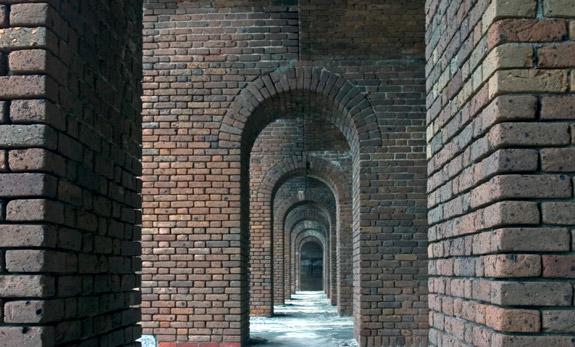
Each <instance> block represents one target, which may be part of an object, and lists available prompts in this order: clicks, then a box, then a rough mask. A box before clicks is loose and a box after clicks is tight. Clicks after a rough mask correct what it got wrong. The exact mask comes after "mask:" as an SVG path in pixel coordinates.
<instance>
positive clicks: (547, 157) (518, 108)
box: [427, 0, 575, 347]
mask: <svg viewBox="0 0 575 347" xmlns="http://www.w3.org/2000/svg"><path fill="white" fill-rule="evenodd" d="M447 3H448V1H434V2H432V3H431V4H430V6H428V8H427V17H428V23H429V24H428V27H427V45H428V48H427V59H428V63H427V86H428V98H427V100H428V113H427V121H428V157H429V164H428V174H429V180H428V192H429V196H428V206H429V207H430V211H429V218H428V220H429V224H430V225H431V227H430V229H429V240H430V241H431V245H430V247H429V255H430V258H431V260H430V264H429V272H430V276H431V278H430V281H429V287H430V292H431V294H430V297H429V305H430V308H431V310H432V314H431V316H430V323H431V326H432V329H431V331H430V343H431V344H432V345H434V346H445V345H475V346H506V347H509V346H525V345H538V346H539V345H547V346H567V345H572V344H573V333H575V330H574V329H573V326H574V322H575V320H574V318H573V317H575V311H574V310H573V284H572V279H573V278H575V272H574V271H573V266H574V265H575V255H574V253H573V251H574V248H573V246H574V245H573V235H572V231H571V230H570V229H571V228H572V226H573V225H574V224H575V219H574V218H573V212H574V209H573V206H574V204H575V202H574V200H573V182H572V179H573V175H574V172H575V167H574V166H573V165H572V162H573V158H572V154H571V153H572V148H571V146H573V144H575V142H574V138H573V130H574V129H575V128H574V125H573V121H574V120H575V113H574V111H573V110H574V109H575V98H574V97H573V96H572V94H573V93H574V92H575V84H574V83H573V81H574V77H575V74H574V73H573V71H572V69H573V68H574V67H575V58H574V57H575V43H574V42H573V41H574V40H575V22H574V21H573V19H575V4H574V3H573V2H572V1H558V0H540V1H537V0H522V1H504V0H493V1H478V2H473V1H463V2H461V3H460V4H459V6H453V3H452V4H451V5H450V6H447Z"/></svg>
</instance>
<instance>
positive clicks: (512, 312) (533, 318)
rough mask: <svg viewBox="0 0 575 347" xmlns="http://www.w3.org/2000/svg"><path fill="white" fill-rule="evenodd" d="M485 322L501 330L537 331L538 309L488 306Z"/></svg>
mask: <svg viewBox="0 0 575 347" xmlns="http://www.w3.org/2000/svg"><path fill="white" fill-rule="evenodd" d="M486 319H487V321H486V324H487V325H488V326H490V327H492V328H493V329H495V330H497V331H503V332H538V331H539V330H540V329H541V318H540V313H539V311H535V310H517V309H505V308H501V307H495V306H488V307H487V309H486Z"/></svg>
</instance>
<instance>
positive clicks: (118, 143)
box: [0, 1, 142, 346]
mask: <svg viewBox="0 0 575 347" xmlns="http://www.w3.org/2000/svg"><path fill="white" fill-rule="evenodd" d="M3 3H4V4H2V5H0V47H1V50H2V54H1V56H0V75H1V76H0V345H10V346H40V345H42V346H55V345H80V344H86V345H123V346H135V345H136V343H135V342H134V341H135V339H137V338H139V336H140V328H139V326H138V325H137V323H138V321H139V320H140V311H139V309H138V308H137V305H138V304H139V301H140V296H139V292H137V291H135V290H134V288H136V287H139V285H140V279H139V276H138V275H137V274H136V271H139V270H140V262H139V258H138V255H139V254H140V246H139V243H138V242H136V241H137V240H139V239H140V227H139V224H140V215H139V212H138V209H139V208H140V207H141V203H140V197H139V191H140V184H139V182H138V181H137V179H136V177H137V176H139V175H140V174H141V167H140V156H141V152H140V143H141V123H140V99H139V97H140V95H141V87H140V80H141V22H142V13H141V12H142V11H141V8H142V3H141V1H133V2H129V3H125V4H120V3H119V2H109V1H81V2H78V1H39V2H34V3H30V2H29V1H3Z"/></svg>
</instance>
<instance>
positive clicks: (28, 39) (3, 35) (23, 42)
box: [0, 27, 49, 49]
mask: <svg viewBox="0 0 575 347" xmlns="http://www.w3.org/2000/svg"><path fill="white" fill-rule="evenodd" d="M48 40H49V38H48V32H47V29H46V28H43V27H40V28H6V29H0V47H4V48H13V49H18V48H19V49H22V48H42V47H47V45H48Z"/></svg>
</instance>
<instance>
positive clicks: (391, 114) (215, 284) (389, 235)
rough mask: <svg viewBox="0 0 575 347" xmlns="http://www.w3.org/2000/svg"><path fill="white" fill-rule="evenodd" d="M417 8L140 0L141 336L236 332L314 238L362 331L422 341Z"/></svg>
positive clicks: (387, 340)
mask: <svg viewBox="0 0 575 347" xmlns="http://www.w3.org/2000/svg"><path fill="white" fill-rule="evenodd" d="M423 5H424V4H423V1H409V2H404V3H403V4H399V3H397V2H394V1H384V2H381V3H379V4H373V3H372V2H371V1H366V0H363V1H356V2H355V4H354V5H353V6H351V5H349V4H348V2H347V1H341V0H338V1H319V2H318V1H313V2H312V1H299V3H298V2H297V1H288V0H285V1H276V0H274V1H263V0H262V1H259V0H258V1H207V0H202V1H195V2H186V1H151V0H150V1H146V3H145V11H144V97H143V101H144V105H143V108H144V112H143V114H144V119H143V120H144V148H143V151H144V156H143V170H144V175H143V178H142V180H143V199H144V204H143V207H144V210H143V275H142V279H143V289H142V294H143V307H142V312H143V320H144V322H143V327H144V331H145V333H146V334H153V335H156V336H157V337H158V339H159V341H162V342H213V343H220V342H242V341H246V339H247V334H248V326H247V325H248V315H249V314H250V313H251V314H252V315H268V316H269V315H271V314H272V313H273V304H274V303H276V304H279V303H282V302H283V300H284V299H285V297H288V296H289V294H290V293H291V292H293V291H294V290H296V289H297V288H298V285H299V283H298V278H299V265H298V261H299V260H298V257H299V254H300V249H301V246H302V245H303V243H304V242H305V241H306V240H307V239H308V238H310V237H315V238H316V239H318V240H321V241H320V242H322V245H323V246H324V247H325V249H326V253H325V254H326V259H325V260H324V261H325V266H324V268H325V269H326V274H328V276H327V277H328V279H326V280H325V283H326V291H327V293H328V295H329V296H330V298H331V300H332V303H333V304H334V305H338V309H339V312H340V314H351V315H353V316H354V317H355V321H356V325H355V329H356V337H357V339H358V340H359V341H360V342H361V344H362V345H366V346H367V345H373V346H375V345H377V346H380V345H397V344H399V345H404V344H426V343H427V334H428V331H427V327H428V323H427V321H428V310H427V304H426V302H427V284H426V272H427V263H426V248H427V241H426V234H425V232H426V220H425V213H426V207H425V153H424V150H425V139H424V138H425V135H424V131H425V128H424V122H425V121H424V117H425V112H424V109H425V107H424V103H425V96H424V89H425V87H424V60H423V54H424V49H423V48H424V45H423V42H424V41H423V37H424V34H423V32H424V6H423ZM334 18H337V20H334ZM382 18H385V21H384V23H385V25H383V26H382V25H380V23H382V22H381V19H382ZM362 23H366V25H363V24H362ZM327 33H330V35H329V36H326V34H327ZM368 38H373V39H368ZM305 176H309V177H313V179H312V178H307V179H306V178H305ZM248 298H249V300H248ZM250 303H251V304H250ZM248 304H250V305H248Z"/></svg>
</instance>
